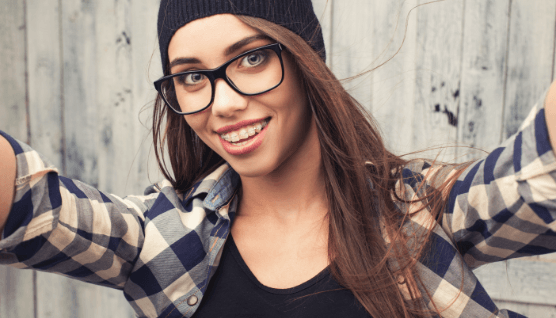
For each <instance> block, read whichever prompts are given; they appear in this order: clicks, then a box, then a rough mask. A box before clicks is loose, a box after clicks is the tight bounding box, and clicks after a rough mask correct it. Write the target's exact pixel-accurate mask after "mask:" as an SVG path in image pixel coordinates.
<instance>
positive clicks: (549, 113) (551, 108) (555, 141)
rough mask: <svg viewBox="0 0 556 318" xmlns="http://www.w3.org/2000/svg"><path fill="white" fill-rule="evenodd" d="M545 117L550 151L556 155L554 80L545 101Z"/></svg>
mask: <svg viewBox="0 0 556 318" xmlns="http://www.w3.org/2000/svg"><path fill="white" fill-rule="evenodd" d="M545 103H546V104H545V109H544V111H545V117H546V125H547V127H548V135H549V137H550V144H551V145H552V151H554V154H555V155H556V81H555V82H553V83H552V86H551V87H550V91H549V92H548V96H547V97H546V102H545Z"/></svg>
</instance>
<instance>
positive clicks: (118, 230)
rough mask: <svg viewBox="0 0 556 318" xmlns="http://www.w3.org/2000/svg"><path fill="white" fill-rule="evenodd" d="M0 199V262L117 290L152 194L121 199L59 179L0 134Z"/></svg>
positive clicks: (134, 256)
mask: <svg viewBox="0 0 556 318" xmlns="http://www.w3.org/2000/svg"><path fill="white" fill-rule="evenodd" d="M0 195H1V197H0V218H1V220H0V221H1V224H0V225H1V226H2V227H3V230H2V232H0V235H1V236H0V265H10V266H13V267H16V268H22V269H35V270H41V271H48V272H53V273H59V274H63V275H66V276H70V277H74V278H76V279H79V280H82V281H85V282H90V283H96V284H101V285H104V286H109V287H113V288H118V289H121V288H123V287H124V284H125V283H126V282H127V280H128V278H129V275H130V274H131V270H132V268H133V266H134V265H135V262H137V260H138V259H139V253H141V251H142V249H143V242H144V234H145V232H144V226H145V216H144V213H146V212H147V211H148V210H149V207H150V206H151V205H152V204H153V203H154V201H155V200H156V198H157V197H158V193H155V192H151V193H150V194H148V195H143V196H128V197H126V198H120V197H118V196H115V195H111V194H109V193H104V192H102V191H99V190H98V189H95V188H94V187H91V186H89V185H87V184H85V183H83V182H80V181H78V180H72V179H69V178H65V177H63V176H60V175H58V170H57V169H56V167H54V166H52V165H51V164H50V163H49V162H48V160H47V159H45V158H44V157H42V156H41V155H40V154H39V153H38V152H37V151H35V150H34V149H32V148H31V147H29V146H28V145H26V144H25V143H22V142H19V141H17V140H15V139H14V138H12V137H11V136H9V135H8V134H6V133H4V132H2V131H0ZM10 206H11V207H10Z"/></svg>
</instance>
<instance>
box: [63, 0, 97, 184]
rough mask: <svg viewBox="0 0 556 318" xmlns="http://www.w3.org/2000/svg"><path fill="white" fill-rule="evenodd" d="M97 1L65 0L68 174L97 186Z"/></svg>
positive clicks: (65, 113) (65, 108)
mask: <svg viewBox="0 0 556 318" xmlns="http://www.w3.org/2000/svg"><path fill="white" fill-rule="evenodd" d="M96 3H97V2H96V1H80V0H62V1H61V4H62V10H61V11H62V17H61V20H62V30H61V33H62V43H63V44H64V45H63V50H62V54H63V62H64V69H63V78H64V80H63V86H64V87H63V88H64V90H63V103H64V128H65V140H66V149H65V154H64V156H65V161H66V174H67V176H68V177H70V178H76V179H80V180H82V181H84V182H87V183H89V184H91V185H93V186H98V158H97V156H98V150H97V148H98V141H99V140H100V139H101V138H102V136H99V135H98V134H97V127H98V126H99V121H98V111H97V105H96V98H97V90H96V47H95V40H94V39H95V36H96V35H95V23H96V21H95V11H94V6H95V4H96Z"/></svg>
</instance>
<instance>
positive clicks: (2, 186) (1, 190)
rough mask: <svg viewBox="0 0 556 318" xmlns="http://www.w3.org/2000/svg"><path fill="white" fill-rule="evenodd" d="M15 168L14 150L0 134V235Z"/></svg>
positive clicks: (10, 194)
mask: <svg viewBox="0 0 556 318" xmlns="http://www.w3.org/2000/svg"><path fill="white" fill-rule="evenodd" d="M15 169H16V166H15V154H14V151H13V149H12V147H10V144H9V143H8V141H7V140H6V139H5V138H4V137H2V136H0V235H1V234H2V231H3V230H4V225H5V224H6V219H7V218H8V213H9V212H10V209H11V207H12V202H13V196H14V185H15ZM0 239H1V236H0Z"/></svg>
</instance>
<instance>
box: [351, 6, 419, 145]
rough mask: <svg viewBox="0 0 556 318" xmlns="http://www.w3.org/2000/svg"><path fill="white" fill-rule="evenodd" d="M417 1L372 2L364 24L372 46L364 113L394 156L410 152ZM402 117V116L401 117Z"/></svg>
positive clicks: (413, 102)
mask: <svg viewBox="0 0 556 318" xmlns="http://www.w3.org/2000/svg"><path fill="white" fill-rule="evenodd" d="M416 5H417V1H373V8H372V12H373V16H372V19H370V21H368V22H367V23H369V24H371V26H372V33H370V34H369V37H370V40H371V42H372V44H373V47H372V56H373V64H372V69H374V70H373V71H372V72H371V74H370V75H371V81H372V82H371V84H372V85H371V89H372V101H371V104H370V105H369V107H368V109H369V110H370V112H371V114H372V116H373V117H374V118H375V119H376V121H377V123H378V125H379V128H380V129H381V132H382V134H383V136H384V142H385V144H386V146H387V148H389V149H391V150H392V151H393V152H394V153H396V154H404V153H407V152H409V151H411V150H413V147H412V146H413V145H412V143H413V135H414V131H413V125H411V124H410V123H411V118H413V117H414V110H415V108H414V107H413V105H414V104H415V100H414V98H415V78H416V76H417V74H416V71H417V69H416V66H415V63H416V60H415V56H416V48H417V46H416V40H417V28H416V22H417V14H418V10H413V8H415V7H416ZM361 23H364V21H361ZM402 114H403V115H402Z"/></svg>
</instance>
